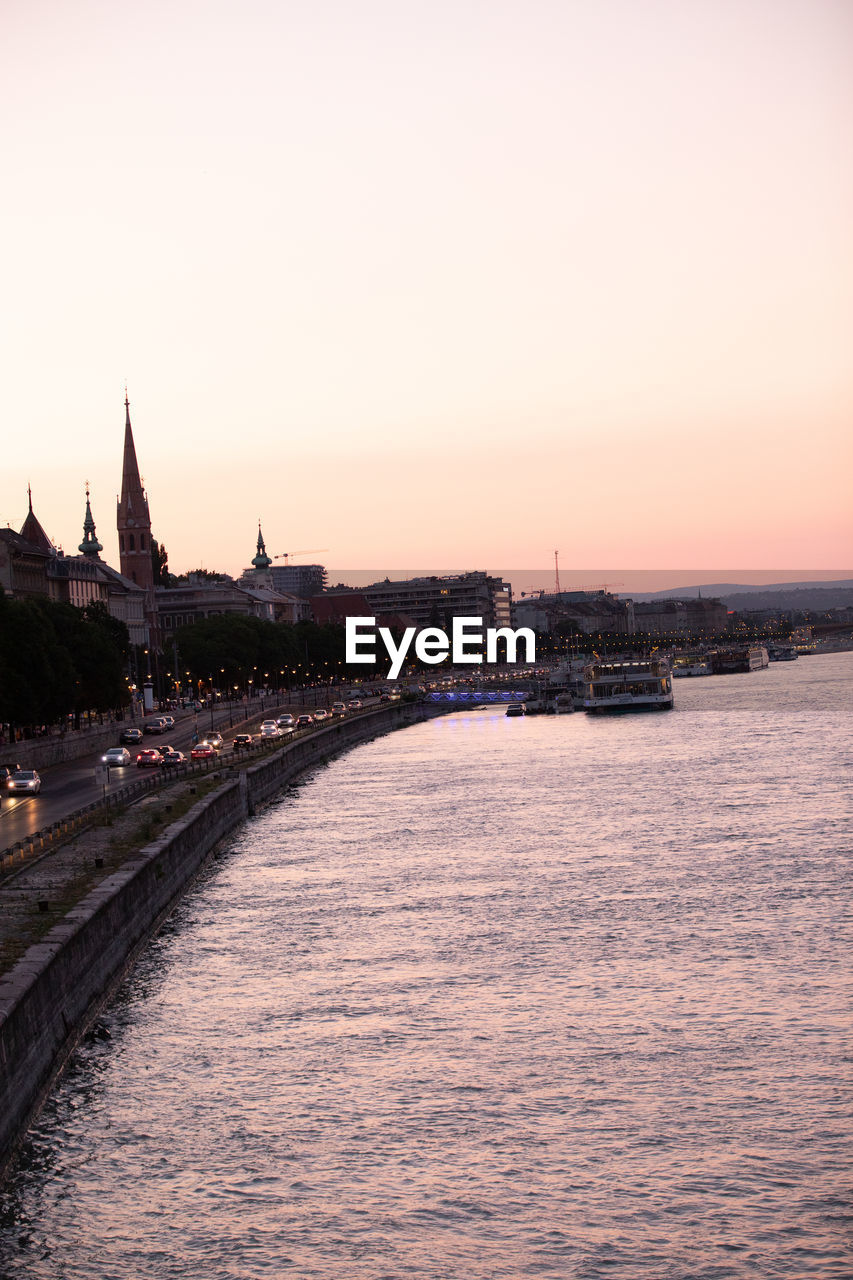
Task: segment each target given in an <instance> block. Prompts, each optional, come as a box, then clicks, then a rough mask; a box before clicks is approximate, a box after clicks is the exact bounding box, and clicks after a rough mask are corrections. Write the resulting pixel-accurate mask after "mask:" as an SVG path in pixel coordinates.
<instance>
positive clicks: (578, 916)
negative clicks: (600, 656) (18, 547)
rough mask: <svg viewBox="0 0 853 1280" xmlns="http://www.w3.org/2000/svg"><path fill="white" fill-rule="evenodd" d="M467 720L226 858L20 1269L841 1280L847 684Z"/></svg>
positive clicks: (147, 998) (28, 1189)
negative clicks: (661, 706)
mask: <svg viewBox="0 0 853 1280" xmlns="http://www.w3.org/2000/svg"><path fill="white" fill-rule="evenodd" d="M676 699H677V708H676V710H675V711H674V712H673V713H671V714H665V715H654V714H650V715H636V716H628V717H619V718H606V717H603V718H597V719H591V718H589V717H586V716H584V715H582V714H576V715H574V716H561V717H558V718H553V717H537V718H533V717H531V718H528V719H524V720H518V719H515V720H513V719H507V718H506V717H505V716H504V715H503V714H502V713H501V712H500V711H499V710H495V709H490V710H487V711H479V712H465V713H458V714H455V715H452V716H449V717H446V718H443V719H441V720H436V721H432V722H428V723H424V724H421V725H418V726H415V727H414V728H411V729H408V730H404V731H401V732H398V733H395V734H391V735H389V736H387V737H384V738H382V739H380V740H378V741H376V742H373V743H371V744H368V745H366V746H364V747H361V748H358V749H357V750H355V751H353V752H350V753H349V754H347V755H345V756H342V757H340V758H339V759H337V760H336V761H334V762H333V763H331V764H330V765H329V766H328V767H326V768H325V769H323V770H321V771H318V772H317V773H315V774H314V775H312V776H310V777H308V778H307V779H306V780H304V781H303V783H302V784H301V785H299V786H298V787H296V788H295V789H293V790H291V791H289V792H288V793H287V794H286V795H285V796H283V797H282V799H281V801H280V802H279V803H277V804H276V805H275V806H274V807H273V808H270V809H268V810H267V811H266V812H265V813H263V814H262V815H260V816H259V817H258V818H256V819H255V820H254V821H252V822H251V823H249V824H247V825H246V826H245V827H244V828H243V829H241V830H240V832H239V833H238V834H237V835H236V836H235V837H234V838H233V839H232V840H231V841H230V843H229V844H228V845H227V847H226V848H225V849H224V851H223V853H222V854H221V856H219V857H218V858H217V859H216V860H215V862H214V864H213V865H212V867H211V869H210V871H209V873H208V874H206V876H205V877H204V878H203V879H202V881H201V882H200V883H199V884H198V885H197V886H196V888H195V889H194V890H193V892H192V894H191V895H190V896H189V897H188V898H187V899H186V900H185V901H184V902H183V903H182V904H181V905H180V907H179V908H178V910H177V912H176V913H175V915H174V917H173V919H172V920H171V922H170V923H169V925H168V927H167V928H166V929H165V930H164V931H163V932H162V933H161V934H160V936H159V937H158V938H157V939H156V940H155V941H154V942H153V943H152V945H151V947H150V948H149V950H148V951H147V953H146V954H145V955H144V957H143V958H142V960H141V962H140V963H139V964H138V966H137V968H136V969H135V971H134V973H133V975H132V976H131V978H130V979H129V980H128V982H127V983H126V985H125V987H124V989H123V991H122V992H121V995H120V997H119V998H118V999H117V1000H116V1001H115V1003H114V1004H113V1005H112V1006H111V1008H110V1009H109V1011H108V1012H107V1014H106V1015H105V1019H104V1021H105V1024H106V1028H107V1029H108V1031H109V1034H110V1038H109V1039H107V1038H106V1037H103V1038H98V1037H91V1038H90V1039H89V1040H88V1041H87V1042H86V1043H85V1044H84V1045H83V1046H81V1049H80V1051H79V1053H78V1054H77V1056H76V1059H75V1061H74V1063H73V1066H72V1069H71V1070H70V1072H69V1074H68V1075H67V1076H66V1078H65V1079H64V1081H63V1082H62V1083H61V1085H60V1087H59V1088H58V1090H57V1092H56V1095H55V1096H54V1098H53V1099H52V1100H51V1102H50V1104H49V1106H48V1107H47V1109H46V1110H45V1112H44V1114H43V1116H42V1119H41V1121H40V1123H39V1125H38V1127H37V1128H36V1129H35V1130H34V1131H33V1133H32V1136H31V1142H30V1143H29V1146H28V1148H27V1151H26V1153H25V1157H24V1160H23V1163H22V1165H21V1167H20V1169H19V1170H18V1171H17V1173H16V1175H15V1177H14V1179H13V1181H12V1182H11V1185H10V1186H9V1188H8V1190H7V1194H6V1198H5V1202H4V1213H3V1219H2V1228H0V1231H1V1232H2V1234H0V1262H2V1265H0V1272H2V1270H3V1266H5V1269H6V1272H8V1274H9V1275H12V1274H14V1275H15V1276H21V1277H30V1278H35V1277H39V1278H42V1277H43V1278H45V1280H47V1278H50V1280H59V1278H60V1277H61V1278H62V1280H76V1278H77V1277H87V1278H88V1277H91V1278H92V1280H110V1278H112V1277H122V1278H124V1277H133V1278H134V1280H136V1278H137V1277H138V1278H139V1280H154V1278H155V1277H156V1278H158V1280H159V1278H161V1277H172V1276H195V1277H201V1278H203V1280H208V1278H210V1280H219V1278H223V1280H224V1278H225V1277H229V1278H230V1277H234V1278H239V1280H243V1278H248V1277H259V1276H264V1277H279V1276H281V1277H322V1278H323V1280H331V1278H332V1277H334V1278H335V1280H340V1278H350V1277H356V1278H361V1277H364V1278H370V1280H379V1278H380V1277H398V1276H419V1277H460V1278H463V1280H485V1278H486V1277H521V1276H537V1277H546V1278H548V1277H603V1276H607V1277H613V1278H615V1280H633V1278H634V1277H648V1278H649V1280H658V1278H665V1277H679V1278H682V1277H683V1278H686V1277H697V1278H702V1280H710V1278H711V1277H742V1276H754V1277H761V1278H762V1280H763V1278H765V1277H776V1276H784V1277H805V1276H814V1277H821V1280H823V1278H826V1277H842V1276H843V1277H850V1276H851V1275H853V1252H851V1244H850V1228H851V1209H850V1183H851V1148H850V1137H851V1128H853V1126H852V1125H851V1119H850V1116H851V1092H850V1084H851V1075H853V1071H852V1070H851V1044H850V1007H851V1002H850V996H851V980H850V956H851V932H853V930H851V913H850V906H849V873H850V863H851V856H850V855H851V847H850V817H851V813H850V784H851V778H853V742H852V741H851V724H853V715H851V712H853V654H842V655H838V656H834V657H820V658H809V659H803V660H800V661H799V662H797V663H786V664H778V665H775V666H772V667H771V668H770V669H769V670H767V671H765V672H756V673H753V674H751V675H737V676H719V677H711V678H707V679H700V680H695V681H683V680H682V681H679V682H678V683H677V685H676Z"/></svg>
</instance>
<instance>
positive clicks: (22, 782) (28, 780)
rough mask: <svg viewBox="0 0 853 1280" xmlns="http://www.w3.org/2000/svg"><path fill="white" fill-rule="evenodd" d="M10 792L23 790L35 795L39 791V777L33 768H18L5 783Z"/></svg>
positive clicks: (27, 793)
mask: <svg viewBox="0 0 853 1280" xmlns="http://www.w3.org/2000/svg"><path fill="white" fill-rule="evenodd" d="M6 789H7V790H8V791H11V792H16V791H23V792H24V793H25V794H26V795H31V796H37V795H38V793H39V792H40V791H41V778H40V777H39V776H38V774H37V773H36V771H35V769H18V770H16V771H15V773H13V774H12V776H11V777H10V778H9V781H8V782H7V783H6Z"/></svg>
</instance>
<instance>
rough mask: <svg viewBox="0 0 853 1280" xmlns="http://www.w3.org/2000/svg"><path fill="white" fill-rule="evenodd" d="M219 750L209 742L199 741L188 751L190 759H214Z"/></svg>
mask: <svg viewBox="0 0 853 1280" xmlns="http://www.w3.org/2000/svg"><path fill="white" fill-rule="evenodd" d="M218 754H219V752H218V751H217V750H216V747H212V746H211V745H210V743H209V742H199V743H198V745H197V746H195V747H193V749H192V751H191V752H190V760H215V759H216V757H217V756H218Z"/></svg>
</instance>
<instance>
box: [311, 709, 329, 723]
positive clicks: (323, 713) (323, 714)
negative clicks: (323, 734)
mask: <svg viewBox="0 0 853 1280" xmlns="http://www.w3.org/2000/svg"><path fill="white" fill-rule="evenodd" d="M328 718H329V713H328V711H327V710H326V709H325V707H318V708H317V710H316V711H315V712H314V720H315V722H316V721H317V720H328Z"/></svg>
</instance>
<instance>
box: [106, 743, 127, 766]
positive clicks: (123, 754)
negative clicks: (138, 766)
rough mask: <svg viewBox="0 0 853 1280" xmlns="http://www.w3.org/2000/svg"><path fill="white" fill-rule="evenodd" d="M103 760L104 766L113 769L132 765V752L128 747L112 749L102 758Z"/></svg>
mask: <svg viewBox="0 0 853 1280" xmlns="http://www.w3.org/2000/svg"><path fill="white" fill-rule="evenodd" d="M101 760H102V761H103V763H104V764H108V765H111V766H112V767H113V768H115V767H116V766H120V765H125V764H130V752H129V751H128V749H127V747H110V748H109V749H108V750H107V751H105V752H104V754H103V755H102V756H101Z"/></svg>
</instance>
